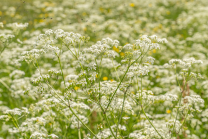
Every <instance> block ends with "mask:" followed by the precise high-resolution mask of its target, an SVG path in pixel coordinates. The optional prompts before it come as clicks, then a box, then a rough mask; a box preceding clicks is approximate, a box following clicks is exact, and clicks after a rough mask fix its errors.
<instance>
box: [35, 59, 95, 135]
mask: <svg viewBox="0 0 208 139" xmlns="http://www.w3.org/2000/svg"><path fill="white" fill-rule="evenodd" d="M35 60H36V59H35ZM36 63H37V60H36ZM37 66H38V68H39V70H40V67H39V65H38V63H37ZM40 74H41V71H40ZM41 76H42V74H41ZM46 84H47V85H48V86H49V87H50V88H51V89H52V90H54V88H53V87H52V86H50V85H49V83H48V82H46ZM54 93H55V94H56V95H57V96H58V98H59V99H60V100H61V101H62V102H63V103H64V104H65V105H66V106H67V107H69V109H70V111H71V112H72V113H73V114H74V116H75V117H77V119H78V120H79V121H80V122H81V123H82V124H83V125H84V126H85V127H86V128H87V129H88V130H89V131H90V132H91V133H92V134H93V135H94V136H95V137H96V138H97V136H96V135H95V133H93V132H92V131H91V130H90V129H89V127H88V126H87V125H86V124H84V123H83V122H82V120H81V119H80V118H79V117H78V116H77V115H76V113H75V112H74V111H73V110H72V108H71V107H70V106H69V104H67V103H66V102H65V101H64V100H63V99H62V98H61V97H60V96H59V95H58V94H57V93H56V91H55V90H54ZM54 97H55V96H54ZM97 139H98V138H97Z"/></svg>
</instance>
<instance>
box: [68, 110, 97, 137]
mask: <svg viewBox="0 0 208 139" xmlns="http://www.w3.org/2000/svg"><path fill="white" fill-rule="evenodd" d="M68 107H69V109H70V110H71V112H72V113H73V114H74V116H75V117H76V118H77V119H78V120H79V121H80V122H81V123H82V124H83V125H84V126H85V127H86V128H87V129H88V130H89V131H90V132H91V133H92V134H93V135H94V136H95V138H97V139H98V137H97V136H96V135H95V133H93V132H92V130H91V129H90V128H89V127H88V126H87V125H86V124H84V123H83V122H82V120H81V119H80V118H79V117H78V116H77V115H76V113H75V112H74V111H73V110H72V108H71V107H70V106H68Z"/></svg>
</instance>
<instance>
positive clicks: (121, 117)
mask: <svg viewBox="0 0 208 139" xmlns="http://www.w3.org/2000/svg"><path fill="white" fill-rule="evenodd" d="M129 87H130V85H129V86H128V87H127V89H126V91H125V92H124V98H123V105H122V109H121V114H120V117H119V120H118V123H117V126H116V137H117V133H118V132H117V131H118V126H119V124H120V122H121V118H122V114H123V108H124V102H125V99H126V92H127V90H128V88H129Z"/></svg>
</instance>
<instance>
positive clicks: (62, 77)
mask: <svg viewBox="0 0 208 139" xmlns="http://www.w3.org/2000/svg"><path fill="white" fill-rule="evenodd" d="M56 56H57V58H58V61H59V66H60V69H61V75H62V78H63V80H64V86H65V87H66V83H65V79H64V73H63V68H62V66H61V60H60V57H59V56H58V55H57V54H56Z"/></svg>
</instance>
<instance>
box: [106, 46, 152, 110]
mask: <svg viewBox="0 0 208 139" xmlns="http://www.w3.org/2000/svg"><path fill="white" fill-rule="evenodd" d="M148 51H149V49H148V50H147V51H146V52H145V54H146V53H147V52H148ZM145 54H144V56H145ZM141 56H142V54H141V55H140V56H139V57H138V58H137V59H136V60H135V61H134V62H132V63H131V64H130V65H129V66H128V67H127V69H126V71H125V73H124V76H123V77H122V79H121V81H120V83H119V85H118V86H117V88H116V90H115V92H114V93H113V95H112V97H111V98H110V101H109V103H108V105H107V107H106V109H105V111H107V109H108V107H109V106H110V104H111V102H112V100H113V98H114V96H115V94H116V92H117V90H118V88H119V87H120V85H121V83H122V81H123V80H124V77H125V76H126V74H127V72H128V70H129V68H130V67H131V65H133V64H134V63H136V62H137V60H139V58H140V57H141ZM144 56H143V57H144ZM143 57H142V58H141V60H140V62H141V61H142V59H143Z"/></svg>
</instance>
